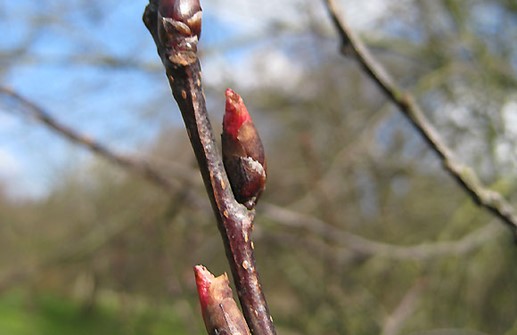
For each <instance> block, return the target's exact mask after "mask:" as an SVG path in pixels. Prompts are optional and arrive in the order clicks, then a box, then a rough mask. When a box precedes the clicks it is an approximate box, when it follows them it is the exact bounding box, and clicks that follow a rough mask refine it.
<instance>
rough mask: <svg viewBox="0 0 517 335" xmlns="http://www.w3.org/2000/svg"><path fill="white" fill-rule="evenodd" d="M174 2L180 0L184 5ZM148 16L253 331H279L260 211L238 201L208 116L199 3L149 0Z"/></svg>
mask: <svg viewBox="0 0 517 335" xmlns="http://www.w3.org/2000/svg"><path fill="white" fill-rule="evenodd" d="M175 1H180V2H181V6H180V5H178V4H179V3H180V2H178V3H176V2H175ZM143 20H144V23H145V25H146V27H147V29H148V30H149V32H150V33H151V35H152V37H153V39H154V41H155V43H156V46H157V48H158V54H159V56H160V58H161V60H162V63H163V65H164V67H165V70H166V74H167V79H168V80H169V85H170V87H171V90H172V94H173V96H174V99H175V100H176V102H177V104H178V106H179V108H180V111H181V114H182V116H183V120H184V122H185V127H186V129H187V133H188V135H189V138H190V142H191V144H192V148H193V150H194V153H195V155H196V158H197V161H198V164H199V169H200V171H201V175H202V176H203V181H204V183H205V187H206V190H207V193H208V197H209V198H210V202H211V204H212V209H213V211H214V214H215V216H216V218H217V222H218V227H219V231H220V232H221V236H222V238H223V242H224V245H225V249H226V256H227V258H228V261H229V263H230V268H231V271H232V274H233V279H234V282H235V286H236V288H237V293H238V295H239V299H240V302H241V306H242V309H243V312H244V316H245V318H246V321H247V322H248V325H249V327H250V329H251V331H252V332H253V334H257V335H258V334H261V335H262V334H264V335H266V334H268V335H272V334H276V332H275V329H274V326H273V322H272V318H271V317H270V315H269V311H268V307H267V303H266V300H265V297H264V294H263V292H262V288H261V286H260V283H259V278H258V273H257V269H256V265H255V257H254V252H253V243H252V241H251V239H250V234H251V231H252V227H253V220H254V216H255V211H254V210H248V209H247V208H246V207H244V206H243V205H241V204H239V203H238V202H237V201H236V200H235V198H234V195H233V193H232V190H231V188H230V183H229V181H228V177H227V175H226V171H225V169H224V167H223V163H222V160H221V156H220V154H219V152H218V150H217V147H216V142H215V138H214V134H213V131H212V126H211V124H210V121H209V119H208V112H207V110H206V104H205V98H204V93H203V89H202V84H201V66H200V63H199V59H198V57H197V43H198V38H199V35H200V29H201V8H200V5H199V2H198V1H196V0H172V1H171V0H161V1H160V0H150V2H149V5H148V6H147V7H146V9H145V12H144V17H143Z"/></svg>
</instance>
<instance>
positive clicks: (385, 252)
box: [262, 204, 500, 261]
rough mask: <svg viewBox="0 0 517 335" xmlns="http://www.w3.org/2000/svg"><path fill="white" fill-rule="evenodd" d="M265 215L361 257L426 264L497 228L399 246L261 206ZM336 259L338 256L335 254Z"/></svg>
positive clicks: (470, 246) (475, 243)
mask: <svg viewBox="0 0 517 335" xmlns="http://www.w3.org/2000/svg"><path fill="white" fill-rule="evenodd" d="M262 208H263V210H264V215H265V216H266V217H269V218H270V219H272V220H275V221H277V222H279V223H281V224H282V225H283V226H286V227H294V228H297V229H300V228H302V229H304V230H306V231H309V232H311V233H313V234H315V235H317V236H320V237H322V238H325V239H327V240H329V241H333V242H335V243H338V245H342V246H344V247H345V249H346V250H351V251H353V252H355V253H357V254H359V255H362V256H369V257H382V258H387V259H394V260H416V261H425V260H429V259H433V258H436V257H441V256H450V255H463V254H467V253H469V252H471V251H473V250H475V249H476V248H478V247H479V246H481V245H483V244H485V243H486V242H487V241H488V240H490V239H493V238H495V237H497V235H498V234H499V232H500V229H498V228H499V226H494V225H493V224H487V225H486V226H483V227H481V228H478V229H476V230H474V231H473V232H471V233H469V234H467V235H465V236H464V237H463V238H461V239H460V240H457V241H447V242H446V241H442V242H434V243H428V244H419V245H414V246H399V245H393V244H388V243H382V242H377V241H372V240H369V239H367V238H364V237H362V236H359V235H356V234H353V233H350V232H347V231H343V230H341V229H339V228H336V227H334V226H332V225H330V224H328V223H326V222H325V221H322V220H319V219H317V218H315V217H310V216H305V215H302V214H299V213H296V212H293V211H290V210H288V209H285V208H281V207H278V206H275V205H272V204H263V205H262ZM336 256H337V255H336Z"/></svg>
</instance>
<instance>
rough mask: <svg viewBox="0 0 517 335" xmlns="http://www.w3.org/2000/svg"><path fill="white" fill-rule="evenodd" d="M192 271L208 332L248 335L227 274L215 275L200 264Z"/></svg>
mask: <svg viewBox="0 0 517 335" xmlns="http://www.w3.org/2000/svg"><path fill="white" fill-rule="evenodd" d="M194 273H195V275H196V286H197V292H198V295H199V301H200V303H201V312H202V314H203V321H204V322H205V326H206V330H207V332H208V334H229V335H230V334H231V335H249V334H250V332H249V329H248V326H247V324H246V321H245V320H244V317H243V316H242V313H241V311H240V310H239V308H238V307H237V304H236V302H235V300H233V295H232V290H231V289H230V285H229V284H230V283H229V281H228V276H227V275H226V274H223V275H221V276H219V277H215V276H214V275H213V274H212V273H210V271H208V270H207V269H206V268H205V267H204V266H202V265H196V266H195V267H194Z"/></svg>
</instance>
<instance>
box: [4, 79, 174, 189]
mask: <svg viewBox="0 0 517 335" xmlns="http://www.w3.org/2000/svg"><path fill="white" fill-rule="evenodd" d="M0 94H4V95H6V96H9V97H10V98H12V99H14V101H15V102H17V103H19V104H21V105H22V106H23V107H24V111H26V112H28V113H29V115H30V116H32V117H34V118H35V119H36V120H38V121H40V122H42V123H43V124H45V125H46V126H47V127H49V128H50V129H52V130H54V131H55V132H57V133H58V134H61V135H62V136H64V137H65V138H67V139H68V140H70V141H72V142H74V143H76V144H79V145H81V146H84V147H87V148H88V149H90V150H91V151H93V152H94V153H96V154H98V155H100V156H102V157H104V158H105V159H107V160H109V161H111V162H112V163H115V164H116V165H120V166H122V167H124V169H126V170H131V171H133V172H135V173H136V174H137V175H141V176H143V177H144V178H146V179H149V180H151V181H152V182H153V183H155V184H160V185H161V187H162V188H163V189H164V190H165V191H166V192H167V193H171V194H173V193H175V192H176V187H174V185H173V184H172V183H171V182H170V181H169V180H168V179H167V178H165V176H163V175H161V174H160V173H157V171H156V170H155V169H153V168H151V167H150V166H149V164H148V163H147V162H146V161H143V160H141V161H136V160H133V159H131V158H129V157H125V156H122V155H120V154H114V153H113V152H112V151H111V150H110V149H108V148H107V147H106V146H104V145H102V144H101V143H99V142H97V141H94V140H93V139H91V138H89V137H88V136H86V135H82V134H79V133H78V132H76V131H74V130H72V129H71V128H69V127H68V126H65V125H64V124H62V123H60V122H59V121H57V120H56V119H54V118H53V117H52V116H51V115H50V114H48V113H47V112H46V111H45V110H44V109H43V108H41V107H40V106H38V105H37V104H35V103H34V102H32V101H30V100H29V99H27V98H25V97H23V96H21V95H20V94H18V93H17V92H15V91H13V90H11V89H9V88H7V87H2V86H0Z"/></svg>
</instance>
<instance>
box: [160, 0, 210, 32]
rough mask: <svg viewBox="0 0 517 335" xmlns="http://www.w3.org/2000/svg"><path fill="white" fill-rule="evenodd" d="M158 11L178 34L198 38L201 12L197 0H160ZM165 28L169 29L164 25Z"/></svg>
mask: <svg viewBox="0 0 517 335" xmlns="http://www.w3.org/2000/svg"><path fill="white" fill-rule="evenodd" d="M158 13H159V14H160V17H161V18H162V19H165V20H166V21H167V22H168V23H169V24H170V25H172V28H174V29H175V30H176V31H177V32H179V33H180V34H182V35H184V36H197V37H198V39H199V36H200V34H201V13H202V11H201V5H200V3H199V0H161V1H160V5H159V7H158ZM169 28H170V27H169ZM166 30H170V29H167V27H166Z"/></svg>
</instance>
